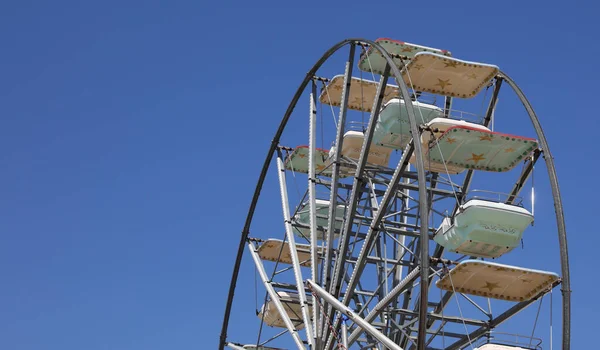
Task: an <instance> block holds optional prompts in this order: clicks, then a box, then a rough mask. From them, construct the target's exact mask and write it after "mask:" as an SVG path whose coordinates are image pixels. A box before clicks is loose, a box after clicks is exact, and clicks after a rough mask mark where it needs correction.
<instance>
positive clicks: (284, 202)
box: [277, 156, 316, 348]
mask: <svg viewBox="0 0 600 350" xmlns="http://www.w3.org/2000/svg"><path fill="white" fill-rule="evenodd" d="M277 169H278V170H279V171H278V173H279V192H280V194H281V207H282V209H283V220H284V224H285V234H286V236H287V239H288V246H289V248H290V257H291V258H292V266H293V267H294V278H295V280H296V287H297V288H298V298H299V300H300V309H301V310H302V320H303V321H304V330H305V332H306V339H307V340H308V344H309V345H310V347H311V348H314V344H313V342H314V338H313V333H312V331H313V328H312V323H311V321H310V315H309V307H308V301H307V300H306V294H304V281H303V278H302V270H301V269H300V261H299V260H298V251H297V250H296V238H295V237H294V231H293V228H292V220H291V218H290V207H289V202H288V194H287V183H286V181H285V167H284V166H283V160H282V159H281V156H279V157H277ZM315 250H316V248H315Z"/></svg>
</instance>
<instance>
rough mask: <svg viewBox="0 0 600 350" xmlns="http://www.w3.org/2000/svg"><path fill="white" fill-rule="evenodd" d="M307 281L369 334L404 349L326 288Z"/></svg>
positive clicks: (390, 345) (316, 291)
mask: <svg viewBox="0 0 600 350" xmlns="http://www.w3.org/2000/svg"><path fill="white" fill-rule="evenodd" d="M306 282H307V283H308V287H309V288H310V289H311V290H312V291H313V292H315V293H317V294H319V296H320V297H322V298H323V299H325V301H326V302H327V303H329V304H330V305H331V306H332V307H334V308H335V309H336V310H338V311H339V312H341V313H343V314H344V315H346V316H348V318H349V319H350V320H352V321H354V323H356V325H357V326H358V327H361V328H362V329H363V330H364V331H365V332H367V333H368V334H370V335H371V336H373V337H374V338H375V339H377V340H379V341H380V342H381V343H383V344H384V345H385V346H387V347H388V348H389V349H391V350H403V349H402V348H401V347H399V346H398V345H396V344H394V342H393V341H391V340H390V338H388V337H386V336H385V335H384V334H383V333H381V332H380V331H378V330H377V329H376V328H375V327H373V326H372V325H370V324H369V323H368V322H366V321H365V320H364V319H362V318H361V317H360V316H358V315H357V314H355V313H354V312H353V311H352V310H351V309H350V308H349V307H348V306H346V305H344V304H342V303H341V302H340V301H339V300H337V299H336V298H335V297H334V296H333V295H331V294H329V293H327V291H326V290H324V289H323V288H321V287H319V286H318V285H317V284H316V283H314V282H313V281H311V280H306Z"/></svg>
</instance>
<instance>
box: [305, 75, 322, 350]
mask: <svg viewBox="0 0 600 350" xmlns="http://www.w3.org/2000/svg"><path fill="white" fill-rule="evenodd" d="M312 90H313V91H312V92H311V94H310V105H309V107H310V108H309V113H310V114H309V128H308V130H309V131H308V134H309V140H308V145H309V146H308V197H309V210H310V264H311V265H310V266H311V267H310V273H311V277H310V278H311V279H312V280H313V281H318V280H319V276H318V273H317V268H318V259H319V255H318V251H317V244H318V243H317V204H316V200H317V195H316V189H315V177H316V175H315V153H316V147H317V146H316V144H317V106H316V96H317V95H316V85H315V83H314V81H313V84H312ZM312 304H313V314H312V317H313V321H314V325H313V346H314V348H315V349H318V348H319V346H318V344H317V342H318V341H319V340H320V339H319V337H318V333H320V332H321V328H320V324H319V321H320V319H319V314H320V312H321V311H320V310H319V306H320V305H319V303H318V302H317V300H316V298H315V296H314V295H313V296H312Z"/></svg>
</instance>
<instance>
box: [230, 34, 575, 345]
mask: <svg viewBox="0 0 600 350" xmlns="http://www.w3.org/2000/svg"><path fill="white" fill-rule="evenodd" d="M346 50H348V51H349V52H348V53H347V55H344V52H347V51H346ZM340 55H344V56H343V57H344V58H343V59H344V60H345V61H346V62H345V66H344V65H343V63H342V62H339V60H337V61H336V60H335V57H339V56H340ZM336 69H337V71H336ZM331 71H333V72H334V74H330V73H329V72H331ZM336 74H338V75H336ZM502 87H504V89H503V90H509V91H510V90H512V91H513V92H514V95H516V97H517V98H518V101H520V103H522V105H523V106H524V110H523V111H522V115H521V117H520V118H519V117H518V116H507V115H504V114H503V113H501V111H500V110H498V107H499V106H501V104H500V103H499V95H500V91H501V88H502ZM463 106H464V107H463ZM503 118H504V119H503ZM511 118H512V119H511ZM503 120H508V121H509V122H503ZM539 160H542V161H541V162H538V161H539ZM536 165H538V170H539V169H540V168H542V169H546V170H547V171H544V172H543V173H542V177H543V181H545V182H546V183H547V184H548V186H547V193H545V198H549V200H548V201H549V202H550V199H551V200H552V201H553V209H554V212H555V217H551V216H548V215H542V216H535V215H534V214H535V194H536V191H535V182H534V173H535V168H536ZM538 172H539V171H538ZM536 175H538V177H539V174H536ZM536 180H538V181H540V180H539V179H536ZM261 192H263V196H261ZM528 195H530V196H529V198H526V199H525V197H527V196H528ZM265 196H266V197H265ZM538 197H539V194H538ZM259 199H260V200H259ZM261 200H263V202H264V203H261ZM258 209H263V210H262V211H258ZM534 222H535V226H534ZM540 222H542V224H543V225H542V226H543V227H544V230H547V228H548V227H550V228H551V230H552V231H553V233H552V234H549V233H550V232H544V234H543V235H542V234H538V232H537V231H536V228H537V227H539V226H540ZM255 226H258V227H259V229H256V230H255V229H254V227H255ZM533 232H535V234H534V233H533ZM556 237H557V238H556ZM542 241H553V242H555V245H556V247H557V249H556V250H557V253H556V254H554V255H551V254H550V253H547V252H542V251H541V249H539V246H540V245H539V244H538V243H537V242H542ZM525 242H527V243H528V244H524V243H525ZM529 242H532V244H529ZM538 254H545V255H544V256H550V258H549V259H550V260H553V261H554V262H555V264H554V263H546V262H545V260H543V259H537V258H536V256H537V255H538ZM516 257H519V258H518V259H517V258H516ZM549 266H550V267H557V269H556V270H555V271H552V270H551V269H549V268H548V267H549ZM240 271H242V274H240ZM250 271H253V273H255V277H254V278H255V279H254V281H255V283H254V284H249V285H247V284H243V285H242V284H238V282H239V280H240V276H242V277H244V282H247V281H248V278H247V275H249V274H250V273H251V272H250ZM557 290H560V292H558V293H557ZM553 291H554V293H553ZM251 292H254V293H256V296H255V299H256V300H257V304H256V307H254V309H255V311H256V312H255V314H254V315H251V317H252V319H253V321H251V322H252V323H253V324H252V325H251V324H250V323H249V322H248V321H246V318H243V317H245V316H242V315H241V314H240V313H239V312H240V311H239V310H247V309H248V307H245V306H244V305H242V306H240V304H245V303H246V301H245V299H244V300H241V301H240V302H239V303H236V302H238V299H240V298H242V296H247V295H248V294H249V293H251ZM544 299H545V300H549V302H544ZM258 301H260V303H258ZM554 304H556V305H560V309H561V310H562V315H559V316H554V315H552V310H553V305H554ZM529 306H532V307H529ZM548 314H549V319H550V320H549V322H547V323H543V322H542V321H541V318H542V317H540V315H548ZM242 318H243V321H239V322H238V320H242ZM554 318H559V319H560V320H559V322H558V323H559V324H558V325H557V326H556V327H553V326H552V322H553V319H554ZM511 323H512V324H513V326H512V327H511ZM542 323H543V324H542ZM560 323H562V324H560ZM543 328H545V329H548V328H549V332H550V333H548V332H544V333H543V334H544V336H543V337H538V336H537V335H538V334H540V333H539V332H540V330H541V329H543ZM249 329H251V330H252V331H249ZM253 329H256V330H257V332H254V331H253ZM242 330H243V331H242ZM536 331H537V332H538V333H536ZM249 332H250V334H252V336H251V337H249V336H248V334H249ZM548 334H549V335H548ZM554 337H555V338H556V339H559V342H555V344H553V339H554ZM242 338H243V339H242ZM541 338H544V339H541ZM219 341H220V345H219V347H220V349H224V348H225V347H228V348H231V349H236V350H240V349H264V350H268V349H296V348H298V349H313V350H332V349H392V350H401V349H417V350H424V349H480V350H518V349H542V347H543V348H545V349H552V348H553V347H557V348H561V349H563V350H568V349H569V348H570V280H569V263H568V251H567V238H566V229H565V223H564V216H563V208H562V202H561V196H560V191H559V186H558V180H557V176H556V170H555V165H554V161H553V158H552V155H551V153H550V149H549V147H548V143H547V140H546V138H545V136H544V133H543V130H542V127H541V125H540V122H539V120H538V117H537V116H536V114H535V112H534V110H533V108H532V106H531V104H530V103H529V101H528V100H527V98H526V97H525V95H524V93H523V92H522V91H521V89H520V88H519V87H518V86H517V85H516V83H515V82H514V81H513V80H512V79H511V78H510V77H509V76H508V75H507V74H506V73H504V72H503V71H501V70H500V69H499V68H498V66H496V65H493V64H486V63H480V62H473V61H466V60H463V59H458V58H455V57H454V55H453V54H452V53H451V52H450V51H446V50H440V49H436V48H431V47H426V46H422V45H416V44H410V43H407V42H402V41H397V40H392V39H388V38H381V39H377V40H375V41H371V40H366V39H347V40H344V41H342V42H340V43H338V44H336V45H334V46H333V47H332V48H331V49H329V50H328V51H327V52H325V54H324V55H323V56H322V57H321V58H320V59H319V60H318V61H317V63H316V64H315V65H314V66H313V67H312V69H311V70H310V71H309V72H308V73H307V74H306V77H305V78H304V80H303V81H302V83H301V84H300V87H299V88H298V90H297V92H296V93H295V95H294V97H293V98H292V100H291V102H290V103H289V106H288V108H287V110H286V111H285V114H284V115H283V119H282V120H281V123H280V125H279V127H278V128H277V131H276V133H275V136H274V137H273V139H272V143H271V146H270V148H269V150H268V152H267V156H266V159H265V162H264V164H263V167H262V171H261V173H260V176H259V179H258V183H257V185H256V189H255V192H254V196H253V197H252V200H251V203H250V209H249V211H248V214H247V218H246V222H245V225H244V227H243V231H242V237H241V240H240V245H239V247H238V251H237V257H236V260H235V263H234V269H233V276H232V279H231V285H230V289H229V294H228V297H227V304H226V308H225V315H224V319H223V328H222V333H221V337H220V340H219Z"/></svg>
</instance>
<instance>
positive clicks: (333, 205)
mask: <svg viewBox="0 0 600 350" xmlns="http://www.w3.org/2000/svg"><path fill="white" fill-rule="evenodd" d="M355 50H356V44H354V43H351V44H350V54H349V56H348V62H346V70H345V73H344V86H343V88H342V100H341V104H340V117H339V119H338V125H337V133H336V140H335V155H334V160H333V168H332V174H331V195H330V197H329V212H328V215H329V217H328V223H327V238H326V247H325V259H324V260H323V284H324V285H325V288H326V289H329V288H330V285H331V277H330V270H331V261H330V260H331V257H332V255H333V254H332V253H333V251H332V250H333V247H332V245H333V235H334V231H335V218H336V209H337V192H338V180H339V171H340V169H339V168H340V157H341V155H340V153H341V151H342V147H343V143H344V125H346V113H347V111H348V97H349V96H350V85H351V83H352V68H353V66H354V53H355ZM338 258H339V255H338ZM328 310H331V307H329V308H328ZM327 314H329V312H328V313H327ZM321 317H323V316H322V315H321ZM320 323H321V326H322V327H323V331H322V335H323V337H322V339H323V340H325V337H326V334H327V333H328V332H327V327H325V324H326V323H327V320H325V319H323V320H321V321H320Z"/></svg>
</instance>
